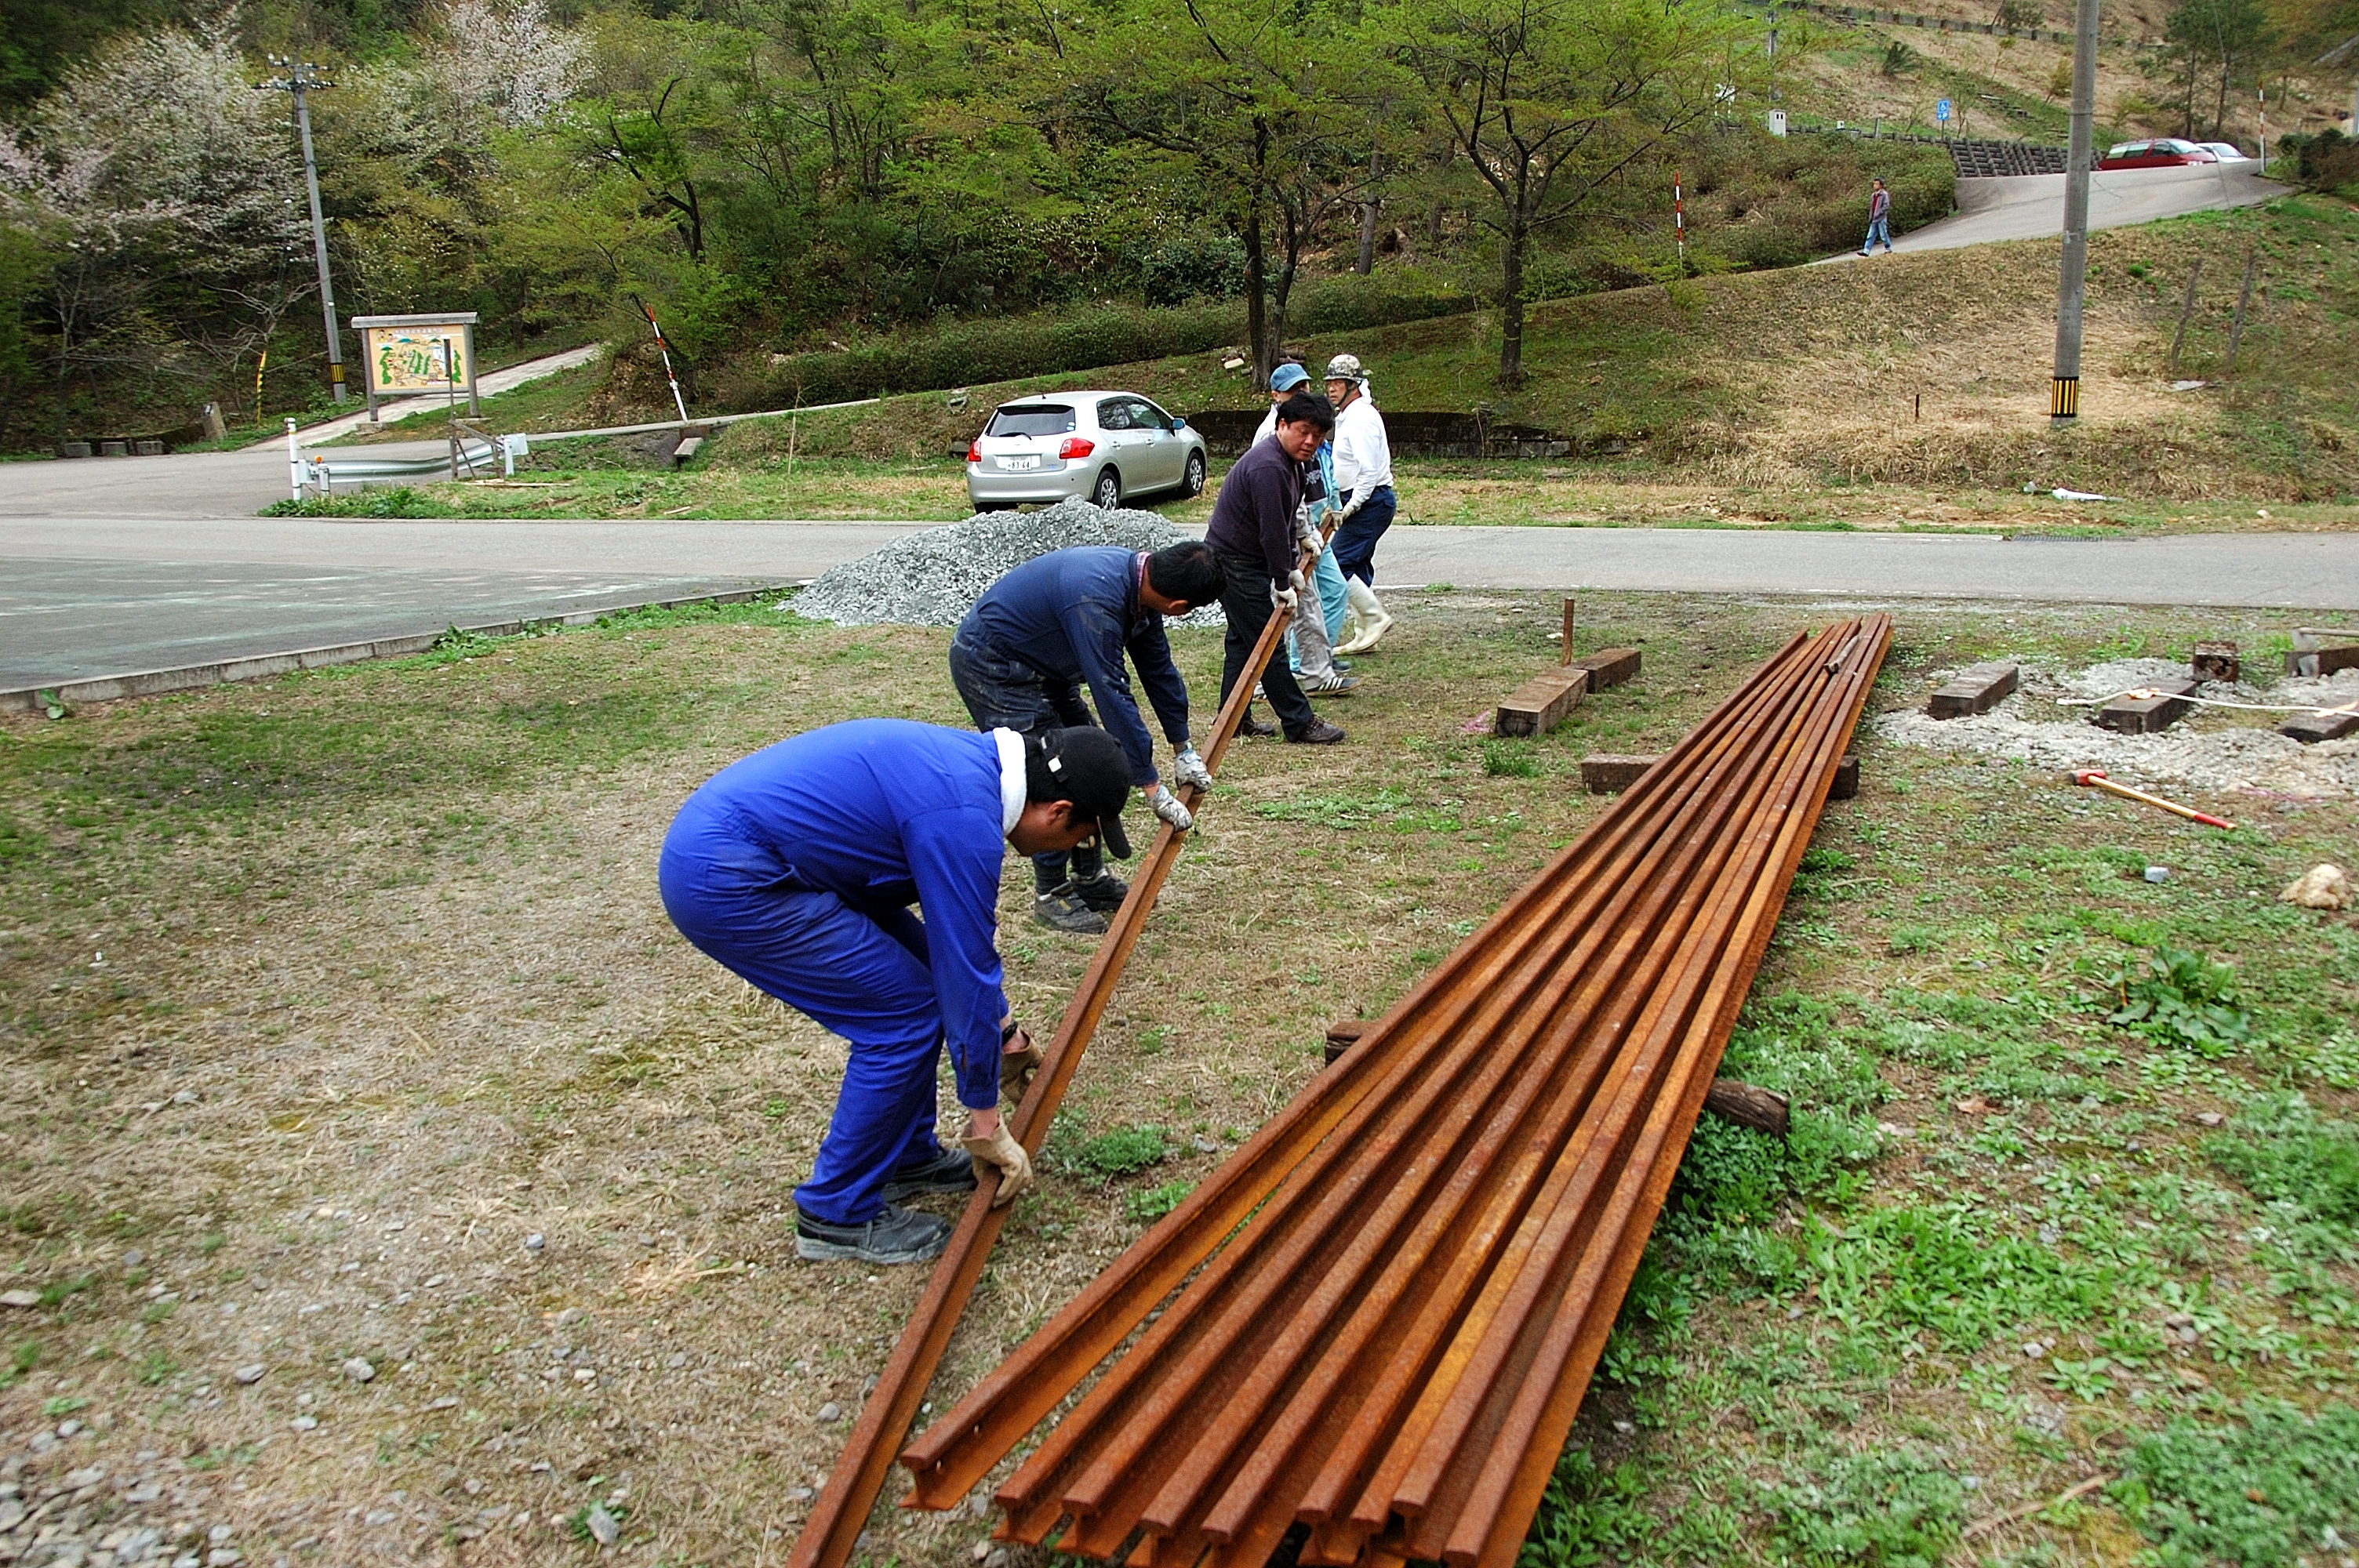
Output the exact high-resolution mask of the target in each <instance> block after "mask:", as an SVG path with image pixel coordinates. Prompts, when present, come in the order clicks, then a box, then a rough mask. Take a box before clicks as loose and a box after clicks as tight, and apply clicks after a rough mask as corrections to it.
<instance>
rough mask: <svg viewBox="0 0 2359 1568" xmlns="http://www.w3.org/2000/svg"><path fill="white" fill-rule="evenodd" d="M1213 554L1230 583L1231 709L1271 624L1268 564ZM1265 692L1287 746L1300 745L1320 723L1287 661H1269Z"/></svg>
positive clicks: (1226, 664)
mask: <svg viewBox="0 0 2359 1568" xmlns="http://www.w3.org/2000/svg"><path fill="white" fill-rule="evenodd" d="M1212 553H1213V554H1214V555H1216V556H1218V557H1220V559H1221V568H1222V572H1223V576H1224V577H1225V578H1226V579H1227V581H1226V582H1225V583H1224V584H1223V587H1222V589H1221V611H1222V613H1223V614H1224V615H1226V616H1227V617H1228V618H1229V629H1228V633H1227V635H1226V638H1225V639H1224V640H1223V643H1222V645H1221V704H1222V706H1223V707H1226V706H1227V705H1228V700H1229V693H1230V692H1232V691H1234V690H1235V689H1236V684H1237V679H1238V677H1239V676H1245V665H1246V664H1247V663H1249V662H1250V661H1251V660H1252V658H1253V650H1254V644H1255V643H1258V642H1260V641H1261V631H1262V628H1263V627H1265V626H1266V625H1268V624H1269V615H1270V610H1271V605H1270V602H1269V589H1270V581H1269V563H1268V562H1266V561H1265V560H1263V559H1262V558H1261V557H1259V556H1241V555H1237V554H1235V553H1234V552H1232V551H1228V550H1223V549H1221V548H1219V547H1218V546H1214V548H1213V551H1212ZM1246 678H1248V679H1250V678H1251V677H1250V676H1246ZM1261 689H1262V691H1263V693H1264V694H1265V695H1266V696H1267V697H1268V698H1269V705H1270V707H1271V708H1273V709H1275V710H1276V711H1277V722H1278V724H1279V725H1280V726H1281V727H1282V728H1283V729H1284V730H1286V738H1287V739H1288V740H1289V741H1299V740H1300V739H1301V738H1302V736H1303V734H1304V733H1305V732H1306V731H1307V730H1310V726H1311V725H1312V724H1314V723H1316V722H1317V719H1316V718H1315V717H1314V716H1313V715H1312V714H1311V711H1310V698H1309V697H1305V696H1303V695H1302V688H1301V687H1299V686H1297V685H1295V684H1294V672H1293V671H1292V670H1290V669H1288V668H1287V667H1286V661H1285V660H1284V659H1282V658H1280V659H1272V660H1270V662H1269V667H1268V668H1267V669H1266V670H1264V671H1263V672H1262V676H1261Z"/></svg>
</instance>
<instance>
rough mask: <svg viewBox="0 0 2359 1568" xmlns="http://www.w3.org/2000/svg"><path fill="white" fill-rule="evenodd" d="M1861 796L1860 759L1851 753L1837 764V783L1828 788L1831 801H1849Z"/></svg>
mask: <svg viewBox="0 0 2359 1568" xmlns="http://www.w3.org/2000/svg"><path fill="white" fill-rule="evenodd" d="M1858 794H1859V758H1858V757H1857V756H1855V755H1854V754H1853V753H1851V752H1845V753H1843V761H1842V762H1837V763H1836V764H1835V782H1834V783H1833V784H1830V785H1829V786H1827V798H1828V799H1829V800H1849V799H1851V798H1852V797H1853V796H1854V795H1858Z"/></svg>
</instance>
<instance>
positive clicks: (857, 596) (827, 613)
mask: <svg viewBox="0 0 2359 1568" xmlns="http://www.w3.org/2000/svg"><path fill="white" fill-rule="evenodd" d="M1188 536H1189V535H1185V534H1182V533H1181V532H1180V530H1179V529H1177V528H1174V527H1173V526H1172V525H1171V524H1169V523H1168V522H1166V521H1164V519H1163V518H1161V517H1160V516H1158V515H1157V514H1155V513H1152V512H1133V511H1128V510H1125V509H1123V508H1119V507H1118V508H1116V509H1115V510H1114V511H1111V512H1107V511H1102V510H1101V509H1099V508H1098V507H1095V506H1093V505H1091V504H1090V503H1088V502H1086V501H1060V502H1059V503H1057V504H1056V505H1054V506H1050V507H1047V508H1044V509H1043V510H1041V511H1038V512H1031V513H1017V512H978V513H976V514H974V515H973V516H972V517H970V518H968V519H967V520H966V521H965V522H963V523H953V524H950V525H949V526H947V527H943V528H929V529H927V530H926V531H925V532H924V533H922V534H911V535H907V536H905V537H903V538H899V539H896V540H894V541H893V542H892V543H891V544H889V545H887V546H885V547H884V548H883V549H881V550H878V551H876V552H875V554H873V555H866V556H863V557H860V559H858V560H856V561H846V562H844V563H843V565H842V566H840V567H835V568H832V569H830V570H829V571H827V572H826V573H824V574H822V575H821V577H820V578H819V579H818V580H817V581H815V582H813V583H812V584H811V585H810V587H809V588H807V589H803V590H802V592H800V593H799V594H797V595H795V597H794V599H793V600H792V603H791V608H792V609H793V611H794V612H795V613H796V614H798V615H803V616H808V617H810V618H811V619H813V620H816V621H832V622H835V623H836V624H837V625H839V626H873V625H876V624H878V623H880V622H893V623H896V624H898V625H904V626H955V625H957V624H958V623H959V622H960V620H961V619H962V618H963V617H964V616H965V614H966V612H967V610H968V608H969V607H970V606H972V605H973V603H974V601H975V600H977V599H979V598H981V597H982V595H983V590H984V589H987V588H989V587H990V586H991V585H992V584H993V583H995V582H997V581H998V580H999V579H1001V578H1002V577H1004V576H1006V574H1007V573H1008V572H1009V571H1010V570H1012V569H1014V568H1016V567H1020V566H1022V565H1023V564H1024V563H1025V562H1026V561H1028V560H1030V559H1031V558H1032V557H1035V556H1044V555H1047V554H1048V553H1049V551H1051V550H1061V549H1064V548H1066V547H1067V546H1071V545H1120V546H1123V547H1124V548H1125V549H1130V550H1159V549H1161V548H1163V546H1166V545H1176V544H1178V543H1179V542H1180V540H1182V539H1184V538H1187V537H1188ZM1180 624H1182V625H1190V626H1217V625H1219V624H1221V611H1220V607H1219V606H1218V605H1214V606H1212V607H1210V608H1209V609H1204V610H1199V611H1195V612H1194V613H1192V614H1190V615H1188V616H1186V617H1185V618H1183V619H1182V620H1181V621H1180Z"/></svg>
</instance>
